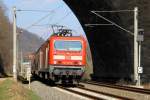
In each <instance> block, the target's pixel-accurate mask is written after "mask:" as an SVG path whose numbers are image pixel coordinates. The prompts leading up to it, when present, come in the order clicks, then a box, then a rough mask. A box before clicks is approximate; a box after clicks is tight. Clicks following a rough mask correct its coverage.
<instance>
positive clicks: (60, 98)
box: [26, 81, 89, 100]
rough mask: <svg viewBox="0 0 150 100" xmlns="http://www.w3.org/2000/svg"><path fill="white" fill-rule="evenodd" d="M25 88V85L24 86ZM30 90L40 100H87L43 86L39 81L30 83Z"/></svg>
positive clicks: (55, 88) (86, 99)
mask: <svg viewBox="0 0 150 100" xmlns="http://www.w3.org/2000/svg"><path fill="white" fill-rule="evenodd" d="M26 87H27V85H26ZM31 89H32V90H33V91H34V92H35V93H36V94H37V95H38V96H40V97H41V99H42V100H89V99H88V98H85V97H82V96H79V95H76V94H73V93H70V92H68V91H65V90H62V89H59V88H58V87H56V86H55V87H52V86H49V85H46V84H43V83H42V82H39V81H33V82H32V83H31Z"/></svg>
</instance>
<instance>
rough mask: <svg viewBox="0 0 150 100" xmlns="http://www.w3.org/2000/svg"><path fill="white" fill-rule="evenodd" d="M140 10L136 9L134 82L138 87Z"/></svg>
mask: <svg viewBox="0 0 150 100" xmlns="http://www.w3.org/2000/svg"><path fill="white" fill-rule="evenodd" d="M137 35H138V8H137V7H135V8H134V81H135V82H136V85H138V81H139V80H138V41H137Z"/></svg>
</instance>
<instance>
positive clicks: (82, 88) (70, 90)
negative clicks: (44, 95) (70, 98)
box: [58, 86, 132, 100]
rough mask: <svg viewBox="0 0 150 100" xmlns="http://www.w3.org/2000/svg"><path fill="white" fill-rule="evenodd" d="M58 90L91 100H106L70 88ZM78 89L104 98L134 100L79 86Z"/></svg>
mask: <svg viewBox="0 0 150 100" xmlns="http://www.w3.org/2000/svg"><path fill="white" fill-rule="evenodd" d="M58 88H60V89H63V90H66V91H69V92H71V93H75V94H77V95H80V96H84V97H86V98H89V99H93V100H105V99H104V98H103V97H97V96H93V95H90V94H85V93H82V92H80V91H76V90H72V89H68V88H65V87H62V86H58ZM77 88H79V89H81V90H85V91H89V92H93V93H96V94H101V95H104V96H108V97H112V98H116V99H117V100H132V99H129V98H127V97H121V96H117V95H113V94H108V93H104V92H99V91H95V90H91V89H87V88H84V87H81V86H78V87H77Z"/></svg>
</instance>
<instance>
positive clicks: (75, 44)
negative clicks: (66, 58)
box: [54, 40, 82, 51]
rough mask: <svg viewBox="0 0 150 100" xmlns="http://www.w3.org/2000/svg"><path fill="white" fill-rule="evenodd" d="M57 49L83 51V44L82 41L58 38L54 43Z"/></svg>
mask: <svg viewBox="0 0 150 100" xmlns="http://www.w3.org/2000/svg"><path fill="white" fill-rule="evenodd" d="M54 47H55V49H56V50H70V51H81V49H82V44H81V42H80V41H63V40H57V41H55V43H54Z"/></svg>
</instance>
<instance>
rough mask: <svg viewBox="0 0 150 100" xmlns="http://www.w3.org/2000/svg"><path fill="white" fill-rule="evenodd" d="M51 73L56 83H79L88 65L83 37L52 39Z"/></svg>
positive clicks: (50, 54) (54, 37) (57, 37)
mask: <svg viewBox="0 0 150 100" xmlns="http://www.w3.org/2000/svg"><path fill="white" fill-rule="evenodd" d="M50 48H51V49H50V53H49V56H50V61H49V65H50V72H52V76H54V80H55V82H60V81H61V82H62V83H64V82H71V83H72V82H73V81H76V82H77V81H79V80H80V79H81V77H82V76H83V73H84V69H85V64H86V43H85V40H84V38H83V37H60V36H53V37H51V38H50Z"/></svg>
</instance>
